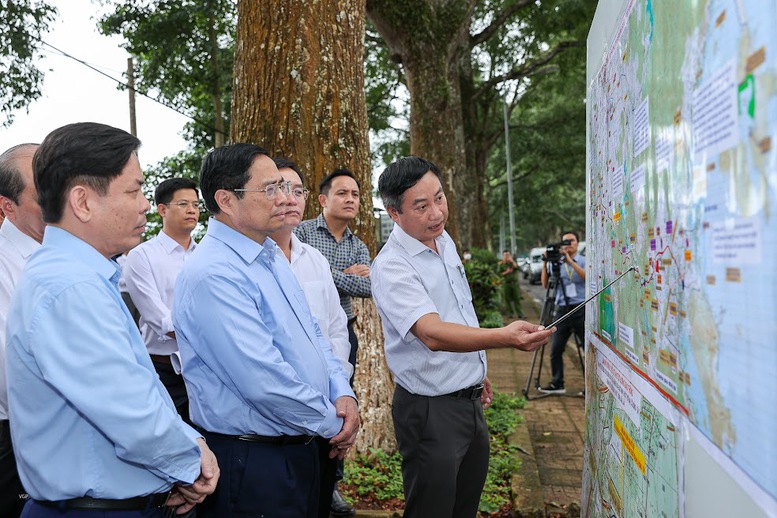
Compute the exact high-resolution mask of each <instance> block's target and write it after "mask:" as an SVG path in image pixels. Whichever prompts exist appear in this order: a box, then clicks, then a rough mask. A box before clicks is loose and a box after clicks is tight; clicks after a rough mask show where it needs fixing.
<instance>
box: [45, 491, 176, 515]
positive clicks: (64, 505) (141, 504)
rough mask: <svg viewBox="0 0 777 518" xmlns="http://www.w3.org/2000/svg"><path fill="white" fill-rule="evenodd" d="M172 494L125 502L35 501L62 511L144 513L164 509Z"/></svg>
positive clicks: (130, 499)
mask: <svg viewBox="0 0 777 518" xmlns="http://www.w3.org/2000/svg"><path fill="white" fill-rule="evenodd" d="M168 496H170V493H155V494H153V495H148V496H136V497H135V498H125V499H123V500H112V499H109V498H89V497H83V498H71V499H70V500H33V502H35V503H36V504H39V505H42V506H44V507H53V508H55V509H60V510H63V511H64V510H68V509H94V510H104V511H142V510H144V509H151V508H154V507H162V506H163V505H165V503H166V502H167V497H168Z"/></svg>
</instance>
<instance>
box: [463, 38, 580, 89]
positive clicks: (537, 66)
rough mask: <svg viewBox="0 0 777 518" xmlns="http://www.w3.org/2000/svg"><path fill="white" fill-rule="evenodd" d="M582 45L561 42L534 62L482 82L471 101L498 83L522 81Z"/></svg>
mask: <svg viewBox="0 0 777 518" xmlns="http://www.w3.org/2000/svg"><path fill="white" fill-rule="evenodd" d="M584 45H585V42H583V41H577V40H573V41H562V42H561V43H559V44H558V45H556V46H555V47H554V48H552V49H550V50H548V51H547V52H545V53H543V54H541V55H540V56H538V57H537V58H536V59H535V60H533V61H531V62H529V63H524V64H522V65H521V66H519V67H515V68H513V69H512V70H510V71H509V72H507V73H506V74H502V75H499V76H494V77H492V78H491V79H489V80H488V81H485V82H483V84H482V85H480V88H478V91H477V92H476V93H475V94H474V95H473V99H477V98H478V97H480V96H481V95H483V94H484V93H485V92H488V91H490V90H491V89H493V87H494V86H496V85H498V84H499V83H503V82H504V81H510V80H515V79H523V78H525V77H528V76H530V75H532V74H536V73H537V72H539V71H540V70H541V69H542V67H544V66H545V65H547V64H548V62H549V61H550V60H552V59H553V58H555V57H556V56H557V55H559V54H561V53H562V52H564V51H566V50H569V49H571V48H578V47H583V46H584Z"/></svg>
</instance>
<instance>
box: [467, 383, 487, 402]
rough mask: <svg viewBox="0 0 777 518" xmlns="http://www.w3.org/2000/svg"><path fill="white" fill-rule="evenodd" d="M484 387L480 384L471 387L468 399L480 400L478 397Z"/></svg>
mask: <svg viewBox="0 0 777 518" xmlns="http://www.w3.org/2000/svg"><path fill="white" fill-rule="evenodd" d="M483 388H484V385H483V384H482V383H481V384H480V385H475V386H474V387H472V393H471V394H470V396H469V398H470V399H471V400H473V401H474V400H476V399H480V395H481V394H482V393H483Z"/></svg>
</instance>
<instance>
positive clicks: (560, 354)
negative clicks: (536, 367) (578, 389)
mask: <svg viewBox="0 0 777 518" xmlns="http://www.w3.org/2000/svg"><path fill="white" fill-rule="evenodd" d="M574 308H575V306H558V307H557V308H556V318H561V317H562V316H564V315H566V314H567V313H569V311H570V310H572V309H574ZM572 333H575V334H576V335H577V336H578V338H580V343H581V344H583V343H585V342H584V340H585V308H583V309H581V310H580V311H578V312H577V313H575V314H574V315H572V316H571V317H569V318H568V319H566V320H564V321H563V322H561V323H560V324H559V325H558V326H557V327H556V332H555V333H553V339H552V342H551V345H550V370H551V372H552V373H553V384H554V385H555V386H557V387H563V386H564V350H565V349H566V348H567V340H569V337H570V336H571V335H572Z"/></svg>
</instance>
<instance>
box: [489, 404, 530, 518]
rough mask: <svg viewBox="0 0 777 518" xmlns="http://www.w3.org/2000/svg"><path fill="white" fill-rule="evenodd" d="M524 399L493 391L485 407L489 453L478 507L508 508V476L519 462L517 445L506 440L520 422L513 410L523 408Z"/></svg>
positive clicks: (509, 487)
mask: <svg viewBox="0 0 777 518" xmlns="http://www.w3.org/2000/svg"><path fill="white" fill-rule="evenodd" d="M525 404H526V400H525V399H523V398H519V397H515V396H513V395H511V394H505V393H501V392H494V400H493V402H492V403H491V407H490V408H489V409H488V410H486V424H487V425H488V431H489V434H490V436H491V457H490V460H489V464H488V475H487V476H486V484H485V487H484V488H483V494H482V495H481V496H480V506H479V510H480V511H485V512H488V513H496V512H498V511H500V510H501V509H505V508H509V506H510V505H511V502H512V499H511V497H512V494H511V479H512V476H513V473H515V472H516V471H517V470H518V468H519V467H520V466H521V460H520V459H519V458H518V448H517V446H516V445H514V444H510V442H509V439H510V436H511V435H512V434H513V432H514V431H515V428H516V427H517V426H518V423H520V421H521V418H520V417H519V416H518V415H517V414H516V412H515V411H516V410H517V409H519V408H523V407H524V405H525Z"/></svg>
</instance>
